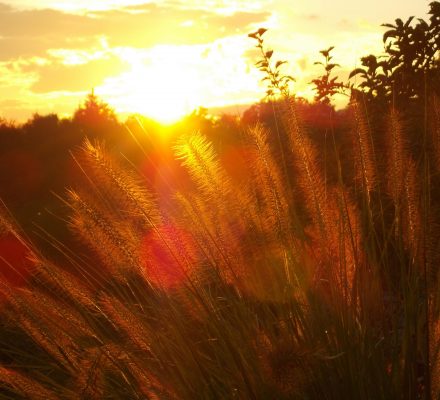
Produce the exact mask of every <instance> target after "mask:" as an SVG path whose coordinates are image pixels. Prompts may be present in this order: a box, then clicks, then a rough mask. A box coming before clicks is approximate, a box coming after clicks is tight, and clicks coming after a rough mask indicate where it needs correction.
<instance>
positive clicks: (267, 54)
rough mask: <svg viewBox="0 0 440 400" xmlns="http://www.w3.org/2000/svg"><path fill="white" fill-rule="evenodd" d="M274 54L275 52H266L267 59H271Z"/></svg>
mask: <svg viewBox="0 0 440 400" xmlns="http://www.w3.org/2000/svg"><path fill="white" fill-rule="evenodd" d="M272 54H273V50H268V51H266V54H265V55H266V58H268V59H270V58H271V57H272Z"/></svg>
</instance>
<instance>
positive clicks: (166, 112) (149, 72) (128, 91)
mask: <svg viewBox="0 0 440 400" xmlns="http://www.w3.org/2000/svg"><path fill="white" fill-rule="evenodd" d="M182 56H185V57H188V54H181V52H179V49H178V48H177V46H161V47H159V48H156V49H154V51H153V53H152V54H149V57H148V58H147V59H142V58H140V57H139V55H138V54H133V53H129V54H124V55H123V58H124V59H125V60H127V61H128V63H129V64H130V70H129V71H127V72H126V73H123V74H121V75H119V76H118V77H117V78H115V79H113V80H111V81H109V82H107V83H106V84H105V85H104V86H103V87H101V88H100V89H101V90H100V92H101V93H103V92H107V93H109V94H111V97H113V100H112V101H111V103H112V105H113V106H114V107H115V109H116V111H117V112H121V113H140V114H143V115H145V116H148V117H150V118H152V119H154V120H156V121H158V122H161V123H164V124H170V123H173V122H176V121H178V120H179V119H181V118H182V117H184V116H185V115H187V114H189V113H191V111H193V110H194V109H196V108H197V107H198V106H200V104H201V101H202V99H201V93H200V84H199V83H198V79H197V74H196V69H195V68H190V67H189V66H188V63H182V62H179V59H180V57H182ZM116 93H117V94H116Z"/></svg>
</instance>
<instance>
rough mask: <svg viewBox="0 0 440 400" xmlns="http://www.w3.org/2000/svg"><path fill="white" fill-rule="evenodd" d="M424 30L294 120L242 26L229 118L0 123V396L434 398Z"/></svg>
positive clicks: (435, 214)
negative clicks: (251, 85)
mask: <svg viewBox="0 0 440 400" xmlns="http://www.w3.org/2000/svg"><path fill="white" fill-rule="evenodd" d="M439 12H440V3H438V2H434V3H431V5H430V14H431V18H430V22H424V21H423V20H418V22H417V23H415V24H413V19H411V18H410V19H409V20H408V21H407V22H406V23H403V22H402V21H400V20H396V23H395V24H393V25H391V24H390V25H387V27H388V28H390V31H388V32H387V33H386V34H385V36H384V42H385V44H386V49H385V50H386V54H387V55H386V56H385V57H384V58H383V59H380V60H379V57H376V56H372V55H371V56H368V57H366V58H364V59H363V61H362V62H363V68H361V69H359V70H354V71H353V72H352V76H353V77H354V76H355V75H358V74H359V75H361V77H363V80H362V81H361V83H360V84H359V86H357V87H356V88H355V87H353V86H350V85H348V84H347V83H342V82H341V81H340V80H339V78H338V77H337V76H334V75H333V74H334V72H335V68H336V67H337V64H335V63H334V62H333V59H332V56H331V51H332V48H329V49H327V50H324V51H322V52H321V55H322V56H323V57H324V62H323V63H322V65H323V67H324V74H323V75H322V76H321V77H318V78H317V79H315V80H313V81H312V83H313V84H314V87H315V89H316V98H315V103H313V104H310V103H308V102H307V101H305V100H304V99H301V98H297V97H295V95H294V94H292V93H291V88H290V84H293V82H294V80H293V78H292V77H290V76H288V75H284V74H283V72H282V68H283V66H284V62H283V61H275V60H274V52H273V51H272V50H267V49H266V46H265V43H264V40H263V35H264V34H265V32H266V30H265V29H263V28H261V29H259V30H258V31H257V32H255V33H252V34H250V37H252V38H254V39H255V40H256V43H257V48H258V49H259V51H260V53H259V54H260V60H259V61H258V62H257V67H258V68H259V69H260V70H261V71H262V72H263V74H264V77H263V79H264V80H265V81H266V82H267V84H268V91H267V98H266V101H264V102H261V103H260V104H257V105H254V106H252V107H251V108H250V109H249V110H247V111H246V112H245V113H244V115H243V117H242V118H241V119H237V118H235V117H232V116H223V117H222V118H219V119H217V120H215V119H212V118H209V116H208V114H207V111H206V110H205V109H200V110H197V111H195V112H194V113H193V114H191V115H190V116H188V117H187V118H186V119H185V120H184V121H182V122H180V123H178V124H176V125H175V126H173V127H169V128H167V130H166V132H164V130H163V129H164V128H162V127H160V126H159V125H158V124H157V123H155V122H153V121H150V120H148V119H146V118H143V117H141V116H132V117H130V118H129V119H128V120H127V122H126V123H125V124H122V123H120V122H119V121H118V120H117V118H116V116H115V114H114V112H113V111H112V110H111V109H110V108H109V107H108V105H106V104H105V103H103V102H101V101H100V100H99V99H98V98H97V97H96V96H95V95H94V93H93V92H92V93H91V94H90V95H89V96H88V97H87V99H86V101H85V103H84V104H83V105H81V106H80V107H79V108H78V110H77V111H76V112H75V114H74V115H73V117H72V118H69V119H59V118H58V117H57V116H56V115H48V116H40V115H34V116H33V117H32V118H31V119H30V120H29V121H28V122H27V123H26V124H24V125H21V126H16V125H14V124H10V123H7V122H3V123H2V124H1V125H0V144H1V145H2V146H1V147H0V152H1V154H0V183H2V184H1V185H0V191H1V192H0V197H1V198H2V199H3V200H2V202H1V203H0V206H1V207H0V211H1V212H0V320H1V324H0V343H1V345H0V397H1V398H5V399H7V398H14V399H15V398H16V399H145V398H147V399H158V398H160V399H232V398H237V399H281V400H282V399H384V400H388V399H408V400H409V399H439V398H440V354H439V351H440V319H439V316H440V315H439V314H440V295H439V288H440V286H439V283H440V280H439V279H440V276H439V274H438V265H439V262H440V247H439V244H440V229H439V222H440V220H439V218H440V213H439V204H440V191H439V189H438V188H439V187H440V186H439V184H440V182H439V176H440V100H439V94H438V92H437V89H438V80H437V79H438V75H437V74H438V63H437V60H438V47H437V46H438V44H437V42H438V30H439V23H440V14H439ZM378 60H379V61H378ZM421 77H423V79H421ZM341 92H345V93H347V94H348V95H349V96H350V104H349V106H348V107H347V109H346V110H342V111H338V112H336V111H335V110H334V107H333V106H332V101H333V97H334V96H335V95H336V94H337V93H341ZM408 105H411V107H408ZM378 110H381V112H378ZM384 110H386V111H387V112H384ZM409 110H410V111H409ZM11 170H13V171H15V172H20V177H19V179H20V180H21V181H20V182H18V183H17V176H12V174H11ZM54 194H56V195H54ZM45 210H46V211H45ZM39 213H41V215H40V214H39ZM53 214H54V215H56V216H57V218H54V217H53ZM66 226H67V228H68V229H66Z"/></svg>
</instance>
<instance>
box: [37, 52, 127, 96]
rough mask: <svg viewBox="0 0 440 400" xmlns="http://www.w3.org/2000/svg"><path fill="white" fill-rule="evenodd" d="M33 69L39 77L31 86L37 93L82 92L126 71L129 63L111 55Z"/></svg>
mask: <svg viewBox="0 0 440 400" xmlns="http://www.w3.org/2000/svg"><path fill="white" fill-rule="evenodd" d="M31 69H32V70H33V71H34V72H35V73H37V74H38V77H39V78H38V80H37V81H36V82H35V83H34V84H33V85H32V86H31V88H30V89H31V90H32V91H33V92H35V93H47V92H56V91H69V92H81V91H86V90H90V89H92V88H94V87H96V86H100V85H102V84H103V83H104V81H105V79H106V78H107V77H109V76H115V75H119V74H120V73H122V72H124V71H126V70H127V69H128V65H127V64H126V63H124V62H123V61H122V60H121V59H120V58H118V57H116V56H113V55H111V56H108V57H105V58H100V59H97V60H92V61H90V62H87V63H84V64H79V65H64V64H61V63H51V64H47V65H43V66H33V67H32V68H31Z"/></svg>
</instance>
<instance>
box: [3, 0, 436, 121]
mask: <svg viewBox="0 0 440 400" xmlns="http://www.w3.org/2000/svg"><path fill="white" fill-rule="evenodd" d="M429 2H430V1H421V2H419V4H414V2H411V1H410V0H405V1H402V2H399V7H398V8H396V7H395V5H396V2H394V1H393V2H391V1H388V2H383V1H382V2H379V1H378V0H374V1H371V2H369V3H368V4H362V8H361V6H360V2H359V1H356V2H351V3H350V4H347V3H346V2H344V1H342V0H338V1H335V2H333V3H332V6H331V7H329V6H325V2H324V1H319V0H314V1H312V2H308V3H307V4H306V2H305V1H297V2H295V4H293V5H292V6H291V7H286V6H285V2H284V1H282V0H267V1H258V2H255V1H214V2H212V3H210V6H209V7H208V8H207V7H206V6H205V3H204V2H200V1H185V2H183V1H168V0H164V1H155V2H146V1H139V0H131V1H124V2H122V1H116V0H115V1H112V2H111V3H106V6H103V4H102V2H97V1H77V2H75V3H72V2H70V1H60V0H39V1H31V0H17V1H14V5H12V4H11V2H4V3H0V21H1V22H2V23H1V24H0V40H1V41H2V44H3V46H1V47H0V48H1V50H0V70H1V71H2V77H3V78H2V80H1V82H0V110H1V111H0V117H2V118H5V119H9V120H14V121H16V122H24V121H26V120H27V119H29V118H30V117H31V116H32V115H33V114H34V113H39V114H47V113H57V114H59V115H60V116H62V117H64V116H69V115H71V114H72V113H73V112H74V110H75V109H77V108H78V106H80V105H81V104H82V102H83V101H84V99H85V97H86V96H87V94H88V93H90V91H91V90H92V89H93V90H94V92H95V94H96V95H97V96H98V97H99V98H100V99H102V100H103V101H104V102H106V103H108V104H109V105H110V107H112V108H113V109H114V110H115V112H116V113H117V114H119V115H128V114H132V113H139V114H142V115H146V116H148V117H149V118H152V119H155V120H157V121H159V122H162V123H164V122H165V123H167V122H168V123H169V122H173V121H176V120H178V119H180V118H181V117H182V116H184V115H187V114H189V113H191V112H192V111H193V110H194V109H197V108H198V107H204V108H208V109H219V108H220V109H221V108H223V107H226V108H230V107H234V106H236V105H237V106H240V105H252V104H254V103H256V102H258V101H259V100H260V99H261V98H263V97H264V92H265V88H264V85H263V83H262V82H261V77H262V76H261V73H260V71H258V69H257V68H256V67H255V65H254V64H255V61H256V60H257V58H258V55H257V53H256V51H255V49H254V45H255V43H254V42H253V40H252V39H250V38H249V37H248V34H249V33H250V32H253V31H255V30H256V29H258V28H260V27H265V28H268V32H267V33H266V35H265V41H266V45H267V47H269V48H271V49H273V50H274V54H275V55H276V58H277V59H281V60H286V61H287V62H288V66H287V67H286V69H285V71H286V73H289V74H291V75H293V76H294V77H295V78H296V79H297V82H296V83H295V85H294V88H293V90H294V92H295V93H296V94H297V95H298V96H301V97H305V98H306V99H309V100H310V99H311V98H312V97H313V92H312V89H311V87H310V85H308V82H310V80H311V79H313V78H315V77H316V76H317V73H319V71H320V70H319V67H317V66H314V65H313V62H314V61H316V60H318V59H319V58H320V55H319V51H320V50H322V49H325V48H328V47H329V46H335V49H334V52H333V55H334V61H335V62H336V63H338V64H340V65H341V68H340V69H339V70H338V71H337V73H338V75H339V76H340V77H341V78H342V79H344V80H346V78H347V77H348V74H349V71H351V70H352V69H354V68H355V67H356V66H357V63H358V62H359V60H360V58H361V57H362V56H365V55H368V54H370V53H373V54H380V53H382V51H383V45H382V34H383V32H384V28H383V27H381V26H380V24H381V23H386V22H394V20H395V18H402V19H404V20H406V18H408V17H409V16H410V15H414V16H416V17H420V18H426V12H427V10H428V4H429ZM379 5H380V6H381V7H382V9H381V12H378V11H377V10H378V9H379ZM344 101H346V100H344V99H341V98H340V99H337V100H336V106H338V107H342V106H343V105H344Z"/></svg>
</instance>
